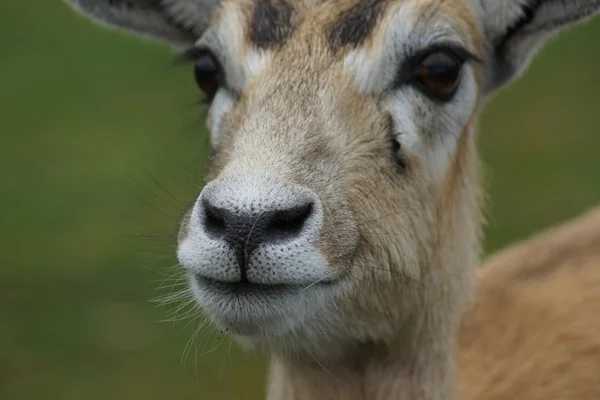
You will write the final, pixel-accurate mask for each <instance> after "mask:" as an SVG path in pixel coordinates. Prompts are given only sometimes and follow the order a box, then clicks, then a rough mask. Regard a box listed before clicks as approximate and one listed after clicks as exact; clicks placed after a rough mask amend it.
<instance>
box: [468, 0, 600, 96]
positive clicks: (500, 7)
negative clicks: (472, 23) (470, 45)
mask: <svg viewBox="0 0 600 400" xmlns="http://www.w3.org/2000/svg"><path fill="white" fill-rule="evenodd" d="M471 1H473V2H474V3H475V7H476V9H478V10H479V12H480V13H481V18H482V21H483V28H484V31H485V35H486V41H487V45H488V51H489V54H488V57H487V60H486V61H487V77H486V91H487V92H488V93H491V92H494V91H495V90H496V89H498V88H500V87H502V86H504V85H505V84H507V83H509V82H510V81H511V80H512V79H514V78H515V77H517V76H519V75H520V74H521V73H522V72H523V71H524V70H525V68H526V67H527V66H528V65H529V62H530V61H531V59H532V57H533V56H534V55H535V53H536V51H537V50H538V49H539V48H540V47H541V46H542V45H543V44H544V43H545V42H546V41H547V40H548V39H549V38H551V37H552V36H553V35H554V34H556V33H557V32H559V31H560V30H561V29H562V28H564V27H566V26H569V25H573V24H575V23H578V22H582V21H585V20H588V19H589V18H591V17H592V16H594V15H596V14H597V13H598V12H600V0H471Z"/></svg>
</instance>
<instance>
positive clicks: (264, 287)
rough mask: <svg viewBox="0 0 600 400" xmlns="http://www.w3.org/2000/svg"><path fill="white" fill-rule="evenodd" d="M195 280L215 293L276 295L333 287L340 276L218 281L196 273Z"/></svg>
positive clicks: (339, 279)
mask: <svg viewBox="0 0 600 400" xmlns="http://www.w3.org/2000/svg"><path fill="white" fill-rule="evenodd" d="M195 279H196V282H197V284H198V285H199V286H201V287H202V288H205V289H207V290H211V291H213V292H215V293H221V294H224V295H228V294H234V295H244V294H252V295H259V294H265V295H269V294H272V295H277V294H285V293H289V292H293V291H300V292H302V291H305V290H309V289H310V288H311V287H313V286H317V287H333V286H335V285H337V284H338V283H339V282H340V281H341V280H342V278H337V279H327V280H325V279H323V280H319V281H316V282H306V283H274V284H268V283H255V282H250V281H247V280H245V281H236V282H228V281H220V280H216V279H213V278H209V277H206V276H201V275H196V276H195Z"/></svg>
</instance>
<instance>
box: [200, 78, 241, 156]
mask: <svg viewBox="0 0 600 400" xmlns="http://www.w3.org/2000/svg"><path fill="white" fill-rule="evenodd" d="M234 103H235V100H234V98H233V96H232V95H231V93H229V91H228V90H227V89H224V88H221V89H219V90H218V91H217V94H216V95H215V98H214V99H213V101H212V104H211V106H210V110H209V112H208V118H207V119H206V124H207V126H208V130H209V132H210V142H211V144H212V147H213V148H214V149H216V148H217V147H219V138H220V136H221V125H222V124H223V117H224V116H225V114H227V113H228V112H229V110H231V108H232V107H233V105H234Z"/></svg>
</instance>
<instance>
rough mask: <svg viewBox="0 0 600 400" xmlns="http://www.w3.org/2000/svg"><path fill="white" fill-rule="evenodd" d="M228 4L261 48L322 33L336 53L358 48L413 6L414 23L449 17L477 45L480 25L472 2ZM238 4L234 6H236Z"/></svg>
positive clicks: (236, 0) (283, 0) (258, 0)
mask: <svg viewBox="0 0 600 400" xmlns="http://www.w3.org/2000/svg"><path fill="white" fill-rule="evenodd" d="M225 3H226V4H228V5H229V6H228V7H223V8H222V9H221V11H222V13H223V11H225V9H229V10H233V9H235V10H236V11H237V12H239V13H240V14H242V15H243V19H244V25H245V28H244V31H245V35H244V39H245V41H247V42H248V43H250V44H252V45H254V46H256V47H258V48H262V49H267V48H277V47H281V46H282V45H284V44H285V43H286V42H287V41H288V40H289V39H290V38H291V37H293V36H294V35H295V34H298V35H302V33H298V32H299V31H302V32H303V33H311V34H314V33H319V34H320V35H321V37H322V39H323V40H325V41H326V43H327V46H328V47H329V48H330V49H331V50H332V51H333V52H334V53H335V52H337V51H339V50H340V49H343V48H348V47H351V48H353V47H357V46H360V45H363V44H364V43H366V42H368V41H372V42H373V41H374V42H377V40H376V38H377V37H378V36H381V35H382V31H383V30H384V29H385V26H386V25H387V23H388V22H390V21H392V20H393V14H394V10H397V9H398V8H397V6H399V5H402V4H409V5H410V6H411V8H412V9H413V10H414V20H413V21H411V23H412V24H413V25H414V26H417V25H422V26H423V27H425V28H426V27H427V25H428V23H429V22H431V21H436V20H439V19H440V18H442V19H444V20H445V21H447V22H448V23H450V24H451V25H453V26H454V27H455V28H456V29H457V30H459V31H460V33H461V34H463V35H465V36H467V39H468V40H470V41H471V42H472V43H473V44H474V45H475V46H476V47H479V46H477V45H478V43H479V42H480V40H478V39H479V38H478V35H479V34H480V30H479V26H478V23H477V20H476V18H475V17H474V15H473V12H472V10H471V8H470V6H469V4H468V2H467V0H229V1H227V2H225ZM231 6H233V7H231Z"/></svg>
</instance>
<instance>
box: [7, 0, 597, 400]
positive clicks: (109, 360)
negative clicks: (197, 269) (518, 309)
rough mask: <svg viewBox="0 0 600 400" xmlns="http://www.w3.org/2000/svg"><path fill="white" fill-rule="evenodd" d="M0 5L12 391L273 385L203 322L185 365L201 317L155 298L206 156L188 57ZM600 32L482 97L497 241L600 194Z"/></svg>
mask: <svg viewBox="0 0 600 400" xmlns="http://www.w3.org/2000/svg"><path fill="white" fill-rule="evenodd" d="M0 15H1V16H2V22H3V23H2V24H0V50H1V54H2V56H1V60H2V61H1V62H0V117H1V123H0V127H1V129H2V132H1V134H0V152H1V153H0V179H1V182H2V185H0V199H1V200H0V206H1V207H0V209H1V210H2V212H1V214H0V226H1V229H2V230H1V232H2V241H1V243H2V248H1V250H2V260H3V263H2V268H0V399H7V400H8V399H10V400H12V399H37V400H43V399H61V400H62V399H65V400H68V399H83V398H85V399H129V400H131V399H145V400H152V399H164V398H169V399H192V398H193V399H238V398H243V399H260V398H263V396H264V389H263V386H264V384H263V382H264V374H265V370H266V369H265V366H264V363H263V362H262V361H261V360H260V359H258V358H256V357H254V356H252V355H247V354H244V353H243V352H241V351H240V350H239V349H238V348H237V347H236V346H235V345H232V344H231V343H230V342H229V341H228V339H226V338H223V337H220V336H219V334H218V333H216V332H211V331H208V332H206V333H205V332H204V331H203V332H202V333H201V334H200V335H199V337H198V338H197V339H196V340H195V342H194V344H193V345H192V347H193V349H192V350H191V351H190V355H189V356H188V357H187V359H186V361H185V362H183V361H182V358H183V357H182V356H183V355H184V349H185V347H186V343H187V342H188V340H189V338H190V337H192V335H193V333H194V331H195V328H196V324H195V323H192V324H188V325H186V323H160V322H159V321H160V320H163V319H166V318H168V310H165V309H161V308H156V305H155V304H153V303H151V302H149V300H151V299H153V298H156V297H157V296H158V295H160V294H161V293H167V292H168V291H169V290H170V285H172V284H173V281H172V280H170V277H172V276H174V275H175V273H174V272H173V269H172V266H173V265H174V264H175V259H174V249H173V246H172V243H173V241H172V238H171V237H170V236H169V235H172V234H173V233H174V232H175V229H176V222H177V219H178V217H179V215H180V213H181V212H182V211H183V209H184V207H183V206H182V205H181V204H189V203H190V202H191V201H192V200H193V198H194V197H195V196H196V194H197V192H198V188H197V185H201V184H202V173H203V171H204V170H205V162H206V155H207V140H206V135H204V134H203V130H204V124H203V123H202V117H203V114H204V113H203V110H202V107H200V106H197V105H196V104H195V103H196V101H197V100H198V99H197V93H196V90H195V88H194V85H193V84H192V81H191V74H190V71H189V70H188V69H186V68H185V67H184V68H181V67H172V66H171V64H170V61H171V54H170V53H169V51H168V50H167V49H164V48H161V47H158V46H155V45H153V44H151V43H147V42H144V41H140V40H137V39H134V38H130V37H125V36H122V35H120V34H118V33H115V32H109V31H104V30H101V29H97V28H96V27H93V26H92V25H91V24H90V23H88V22H87V21H85V20H83V19H82V18H79V17H77V16H76V15H74V14H73V13H71V12H70V10H68V9H67V8H66V7H65V6H64V5H62V4H60V2H50V1H48V2H40V1H37V0H3V1H2V2H0ZM598 37H600V21H597V22H595V23H592V24H589V25H587V26H585V27H580V28H577V29H573V30H572V31H571V32H570V33H569V34H568V35H565V36H563V37H562V38H561V39H559V40H557V41H555V42H553V43H552V45H550V46H549V47H548V48H547V49H546V50H545V51H544V52H543V53H542V54H541V55H540V56H539V57H538V58H537V59H536V61H535V63H534V65H533V66H532V68H531V69H530V71H529V72H528V73H527V75H526V77H525V78H524V79H522V80H520V81H519V82H518V83H517V84H515V85H513V86H512V87H510V88H509V89H506V90H504V91H503V92H502V93H501V94H500V95H499V96H497V97H496V98H495V99H494V100H493V101H492V102H491V104H490V106H489V107H488V109H487V110H486V112H485V115H484V119H483V121H482V126H481V133H482V134H481V135H480V144H481V150H482V155H483V159H484V160H485V162H486V164H487V173H486V175H487V182H488V184H487V186H488V188H489V193H490V196H489V197H490V198H491V199H492V201H491V202H490V204H489V206H488V208H487V209H488V216H489V219H490V225H489V227H488V229H487V242H486V248H487V249H488V250H494V249H497V248H500V247H502V246H504V245H506V244H507V243H510V242H512V241H515V240H518V239H520V238H524V237H526V236H528V235H530V234H531V233H533V232H535V231H537V230H540V229H543V228H544V227H547V226H550V225H551V224H554V223H557V222H559V221H561V220H564V219H566V218H569V217H571V216H574V215H577V214H578V213H580V212H581V211H583V210H585V209H586V208H589V207H590V206H592V205H594V204H596V203H597V202H598V200H599V199H600V179H599V175H600V174H599V172H600V158H599V157H598V154H599V152H600V132H599V130H600V129H599V128H598V127H599V126H600V114H599V113H598V110H599V109H600V108H599V106H598V104H600V79H598V73H597V71H598V70H600V52H598V44H597V38H598ZM163 188H165V189H167V191H168V192H169V193H172V194H173V195H174V197H175V198H173V197H171V196H169V195H167V194H166V192H165V191H164V190H163ZM137 235H145V236H147V237H145V238H141V237H138V236H137ZM161 286H162V287H163V288H162V289H160V287H161ZM196 348H197V349H198V350H196ZM215 348H216V350H215V351H213V352H210V351H211V350H213V349H215ZM203 352H209V353H208V354H206V355H202V356H200V355H201V353H203ZM196 355H197V356H196Z"/></svg>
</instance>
